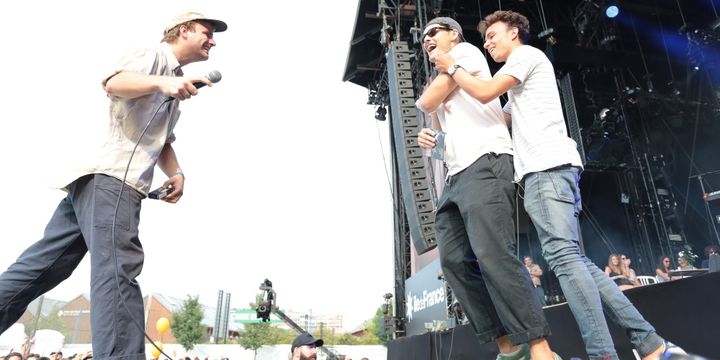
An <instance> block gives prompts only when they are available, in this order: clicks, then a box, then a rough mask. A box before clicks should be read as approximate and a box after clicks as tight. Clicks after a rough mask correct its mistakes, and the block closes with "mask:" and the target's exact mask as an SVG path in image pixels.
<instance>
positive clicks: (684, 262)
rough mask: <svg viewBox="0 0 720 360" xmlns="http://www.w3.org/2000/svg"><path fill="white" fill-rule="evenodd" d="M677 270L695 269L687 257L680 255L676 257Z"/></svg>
mask: <svg viewBox="0 0 720 360" xmlns="http://www.w3.org/2000/svg"><path fill="white" fill-rule="evenodd" d="M677 269H678V270H695V266H693V265H692V264H691V263H690V261H689V260H688V258H687V257H685V256H680V257H678V268H677Z"/></svg>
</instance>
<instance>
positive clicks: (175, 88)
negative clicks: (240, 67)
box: [163, 70, 222, 100]
mask: <svg viewBox="0 0 720 360" xmlns="http://www.w3.org/2000/svg"><path fill="white" fill-rule="evenodd" d="M220 79H222V75H221V74H220V72H219V71H217V70H213V71H211V72H210V73H208V74H207V75H206V76H201V77H177V78H174V77H170V78H168V81H169V83H168V84H167V87H166V89H165V90H164V91H163V92H164V93H165V94H166V95H169V96H170V98H169V100H174V99H178V100H187V99H189V98H190V97H192V96H193V95H197V93H198V89H200V88H201V87H203V86H205V85H209V86H212V84H213V83H216V82H218V81H220Z"/></svg>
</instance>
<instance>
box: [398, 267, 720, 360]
mask: <svg viewBox="0 0 720 360" xmlns="http://www.w3.org/2000/svg"><path fill="white" fill-rule="evenodd" d="M625 295H626V296H627V297H628V299H630V301H631V302H632V303H633V304H634V305H635V307H636V308H637V309H638V310H639V311H640V313H642V314H643V316H644V317H645V319H647V320H648V321H650V323H651V324H653V326H655V329H656V330H657V331H658V333H659V334H660V335H661V336H663V337H664V338H665V339H667V340H668V341H670V342H672V343H674V344H676V345H678V346H680V347H681V348H683V349H684V350H685V351H687V352H688V353H690V354H695V355H699V356H703V357H706V358H708V359H712V360H720V272H715V273H709V274H705V275H701V276H696V277H692V278H686V279H681V280H676V281H672V282H667V283H662V284H655V285H648V286H643V287H638V288H634V289H630V290H627V291H625ZM544 311H545V316H546V317H547V319H548V322H549V323H550V327H551V329H552V332H553V334H552V336H551V337H550V338H549V339H548V340H549V342H550V346H551V347H552V348H553V350H554V351H555V352H556V353H558V354H559V355H560V356H561V357H562V358H563V359H570V358H572V357H578V358H581V359H587V354H586V353H585V350H584V349H585V347H584V345H583V342H582V338H581V337H580V333H579V330H578V328H577V324H576V323H575V319H574V318H573V316H572V314H571V312H570V309H569V308H568V306H567V304H566V303H563V304H558V305H554V306H550V307H546V308H545V309H544ZM608 322H610V321H609V320H608ZM610 332H611V334H612V337H613V341H614V342H615V347H616V348H617V350H618V356H619V357H620V359H635V357H634V355H633V353H632V346H631V344H630V342H629V341H628V339H627V337H626V336H625V334H624V333H623V331H622V330H620V328H618V327H617V326H615V325H614V324H610ZM496 355H497V347H496V346H495V344H494V343H489V344H484V345H481V344H479V343H478V342H477V339H476V338H475V336H474V334H473V330H472V328H471V327H470V326H469V325H461V326H456V327H455V328H452V329H449V330H445V331H440V332H429V333H426V334H422V335H416V336H408V337H404V338H399V339H397V340H394V341H392V342H391V343H390V344H389V345H388V360H440V359H442V360H449V359H457V360H461V359H462V360H464V359H468V360H469V359H473V360H485V359H495V356H496Z"/></svg>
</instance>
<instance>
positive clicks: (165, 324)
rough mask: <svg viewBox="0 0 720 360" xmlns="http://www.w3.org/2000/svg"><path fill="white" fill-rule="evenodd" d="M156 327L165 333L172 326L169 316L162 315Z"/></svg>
mask: <svg viewBox="0 0 720 360" xmlns="http://www.w3.org/2000/svg"><path fill="white" fill-rule="evenodd" d="M155 328H156V329H157V331H158V332H159V333H161V334H162V333H164V332H166V331H168V329H169V328H170V321H169V320H168V319H167V318H164V317H161V318H159V319H158V321H157V323H156V324H155Z"/></svg>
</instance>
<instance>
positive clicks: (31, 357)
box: [0, 350, 93, 360]
mask: <svg viewBox="0 0 720 360" xmlns="http://www.w3.org/2000/svg"><path fill="white" fill-rule="evenodd" d="M92 357H93V356H92V350H87V351H83V352H78V353H75V354H72V355H69V356H67V357H65V356H63V353H62V351H52V352H50V354H48V355H47V356H45V355H40V354H37V353H27V354H22V353H20V352H17V351H10V353H8V354H7V355H5V356H0V360H91V359H92Z"/></svg>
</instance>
